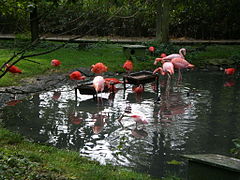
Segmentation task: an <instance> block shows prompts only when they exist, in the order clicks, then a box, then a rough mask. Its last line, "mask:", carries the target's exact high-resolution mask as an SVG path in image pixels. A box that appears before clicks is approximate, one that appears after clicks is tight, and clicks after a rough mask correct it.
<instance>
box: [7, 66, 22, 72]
mask: <svg viewBox="0 0 240 180" xmlns="http://www.w3.org/2000/svg"><path fill="white" fill-rule="evenodd" d="M6 67H7V71H9V72H11V73H14V74H17V73H22V70H21V69H19V68H18V67H17V66H14V65H9V64H6Z"/></svg>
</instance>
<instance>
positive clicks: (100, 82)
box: [93, 76, 105, 95]
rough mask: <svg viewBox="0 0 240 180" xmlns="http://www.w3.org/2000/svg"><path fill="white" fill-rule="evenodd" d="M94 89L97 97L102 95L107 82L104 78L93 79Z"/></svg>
mask: <svg viewBox="0 0 240 180" xmlns="http://www.w3.org/2000/svg"><path fill="white" fill-rule="evenodd" d="M93 87H94V89H95V91H96V95H97V94H98V93H99V92H100V93H102V92H103V90H104V87H105V80H104V78H103V77H102V76H96V77H95V78H94V79H93Z"/></svg>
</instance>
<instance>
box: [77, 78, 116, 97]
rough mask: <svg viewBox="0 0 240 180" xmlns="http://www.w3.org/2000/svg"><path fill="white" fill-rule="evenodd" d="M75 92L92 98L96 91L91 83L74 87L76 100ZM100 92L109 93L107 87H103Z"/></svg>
mask: <svg viewBox="0 0 240 180" xmlns="http://www.w3.org/2000/svg"><path fill="white" fill-rule="evenodd" d="M112 85H114V84H112ZM77 91H79V93H80V94H83V95H93V96H96V95H97V93H96V90H95V88H94V87H93V84H92V82H88V83H85V84H81V85H78V86H77V87H75V97H76V99H77ZM102 92H104V93H105V92H109V89H108V87H107V86H105V88H104V90H103V91H102ZM98 93H101V92H98Z"/></svg>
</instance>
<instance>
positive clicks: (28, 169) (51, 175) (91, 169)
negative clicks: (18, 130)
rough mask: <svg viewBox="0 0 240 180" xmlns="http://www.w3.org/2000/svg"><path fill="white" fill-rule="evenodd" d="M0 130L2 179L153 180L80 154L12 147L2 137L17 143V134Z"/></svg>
mask: <svg viewBox="0 0 240 180" xmlns="http://www.w3.org/2000/svg"><path fill="white" fill-rule="evenodd" d="M13 134H14V133H11V132H9V131H7V130H4V129H2V128H1V127H0V135H1V138H0V144H1V147H0V179H19V180H24V179H29V180H36V179H58V180H64V179H68V180H71V179H83V180H84V179H86V180H88V179H91V180H98V179H105V180H128V179H129V180H134V179H136V180H153V179H157V178H152V177H150V176H149V175H146V174H141V173H136V172H133V171H131V170H129V169H123V168H120V167H115V166H111V165H106V166H102V165H100V164H99V163H98V162H95V161H91V160H88V159H87V158H84V157H81V156H79V154H78V152H73V151H66V150H60V149H57V148H54V147H50V146H43V145H37V144H34V143H30V142H26V141H19V142H18V143H17V144H9V141H5V140H4V139H3V138H2V137H8V139H12V140H11V141H14V139H15V137H14V136H15V134H14V135H13ZM169 180H170V178H169Z"/></svg>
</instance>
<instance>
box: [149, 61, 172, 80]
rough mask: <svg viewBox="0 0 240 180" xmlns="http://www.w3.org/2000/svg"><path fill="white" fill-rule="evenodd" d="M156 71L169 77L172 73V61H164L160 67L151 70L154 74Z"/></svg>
mask: <svg viewBox="0 0 240 180" xmlns="http://www.w3.org/2000/svg"><path fill="white" fill-rule="evenodd" d="M157 72H159V73H161V75H163V76H164V75H166V74H168V76H169V77H170V76H171V75H173V74H174V65H173V63H172V62H165V63H163V65H162V67H158V68H157V69H155V70H154V71H153V74H156V73H157Z"/></svg>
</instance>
